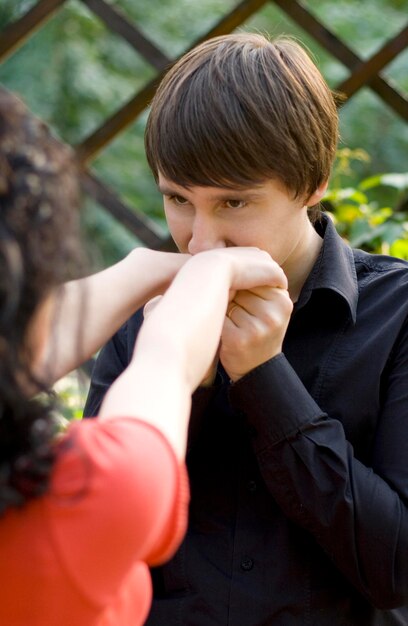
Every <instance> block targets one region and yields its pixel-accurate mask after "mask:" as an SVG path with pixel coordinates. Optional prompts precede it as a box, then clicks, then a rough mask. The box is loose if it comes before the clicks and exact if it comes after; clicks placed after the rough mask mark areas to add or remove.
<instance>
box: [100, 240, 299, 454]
mask: <svg viewBox="0 0 408 626" xmlns="http://www.w3.org/2000/svg"><path fill="white" fill-rule="evenodd" d="M258 285H268V286H270V287H275V288H276V289H279V290H282V291H283V292H284V293H285V294H286V298H285V297H282V298H279V299H277V300H278V302H279V306H280V307H281V308H282V311H283V315H285V316H289V315H290V312H291V310H292V304H291V301H290V298H289V294H288V293H287V291H286V289H287V281H286V277H285V275H284V273H283V271H282V269H281V268H280V267H279V266H278V265H277V264H276V263H275V262H274V261H272V259H271V258H270V256H269V255H268V254H267V253H266V252H261V251H260V250H258V249H255V248H245V249H244V248H227V249H222V250H212V251H208V252H202V253H200V254H197V255H195V256H194V257H193V258H192V259H191V260H189V261H188V262H187V263H186V264H185V265H184V267H183V268H182V269H181V270H180V271H179V273H178V274H177V276H176V278H175V279H174V281H173V283H172V285H171V286H170V288H169V289H168V291H167V292H166V293H165V295H164V296H163V298H162V299H161V301H160V303H159V304H158V305H157V307H156V308H155V309H154V310H153V311H152V312H151V314H150V315H149V317H148V319H147V320H146V321H145V323H144V324H143V326H142V328H141V330H140V333H139V336H138V339H137V342H136V347H135V352H134V355H133V358H132V360H131V362H130V364H129V366H128V368H127V369H126V370H125V371H124V372H123V374H122V375H121V376H120V377H119V378H117V379H116V381H115V382H114V383H113V385H112V386H111V388H110V389H109V391H108V392H107V394H106V396H105V399H104V401H103V403H102V407H101V412H100V417H101V418H103V419H107V418H109V417H114V416H118V415H122V416H123V415H127V416H130V417H131V416H137V417H139V418H141V419H143V420H145V421H146V422H149V423H151V424H153V425H154V426H155V427H156V428H158V429H159V430H160V431H161V432H163V433H164V434H165V436H166V437H167V439H168V440H169V441H170V443H171V445H172V446H173V448H174V450H175V451H176V454H177V456H178V457H179V458H183V457H184V453H185V445H186V433H187V423H188V418H189V414H190V404H191V394H192V392H193V391H194V389H195V388H196V387H197V386H198V385H199V383H200V381H201V380H202V378H203V376H204V375H205V373H206V371H207V370H208V367H209V366H210V364H211V362H212V359H213V358H214V356H215V353H216V351H217V349H218V344H219V340H220V335H221V331H222V328H223V324H224V320H225V313H226V310H227V306H228V302H229V300H231V299H232V298H233V296H234V293H232V292H231V290H238V289H250V288H252V287H255V286H258ZM135 381H137V385H135Z"/></svg>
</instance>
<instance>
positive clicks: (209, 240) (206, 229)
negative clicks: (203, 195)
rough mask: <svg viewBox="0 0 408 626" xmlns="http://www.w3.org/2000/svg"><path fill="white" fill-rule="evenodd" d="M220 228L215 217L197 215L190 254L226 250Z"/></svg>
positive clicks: (190, 242)
mask: <svg viewBox="0 0 408 626" xmlns="http://www.w3.org/2000/svg"><path fill="white" fill-rule="evenodd" d="M219 226H220V225H219V224H218V223H217V220H216V219H215V218H214V217H212V216H202V215H199V214H196V215H195V217H194V221H193V224H192V229H191V237H190V241H189V243H188V252H189V253H190V254H197V253H198V252H204V251H205V250H214V249H215V248H225V247H226V243H225V240H224V238H223V235H222V233H221V232H220V228H219Z"/></svg>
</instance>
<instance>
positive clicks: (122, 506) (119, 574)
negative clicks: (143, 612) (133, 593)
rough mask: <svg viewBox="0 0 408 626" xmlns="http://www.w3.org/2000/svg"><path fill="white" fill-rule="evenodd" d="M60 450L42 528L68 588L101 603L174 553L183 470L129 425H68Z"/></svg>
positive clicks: (149, 430) (184, 498) (183, 512)
mask: <svg viewBox="0 0 408 626" xmlns="http://www.w3.org/2000/svg"><path fill="white" fill-rule="evenodd" d="M62 448H63V452H62V454H61V455H60V458H59V460H58V462H57V464H56V467H55V472H54V474H53V480H52V485H51V490H50V493H49V496H48V497H47V498H46V499H45V501H44V506H45V507H46V516H47V523H48V525H49V530H50V533H51V536H52V538H53V541H54V544H55V548H56V551H57V553H58V555H59V558H60V559H61V561H62V562H63V565H64V567H65V569H66V571H67V573H68V575H69V576H70V577H71V580H72V582H73V583H74V584H75V585H76V586H78V587H79V588H80V589H82V590H83V589H86V590H87V595H88V596H89V595H90V596H91V598H89V597H88V599H92V600H93V601H96V602H98V603H99V602H101V601H103V602H104V601H105V599H106V594H109V595H110V593H112V591H113V590H115V589H116V588H117V587H118V585H119V584H120V582H121V580H122V579H123V577H124V576H125V575H126V573H127V571H128V570H129V568H130V567H131V566H132V565H133V564H134V562H135V561H137V560H142V561H145V562H147V563H149V564H153V563H154V564H156V563H158V562H161V561H163V560H165V559H167V558H169V557H170V556H171V554H172V553H173V552H174V551H175V550H176V548H177V547H178V544H179V543H180V541H181V539H182V537H183V535H184V532H185V529H186V525H187V506H188V497H189V490H188V483H187V474H186V470H185V467H184V465H183V466H182V467H180V464H179V463H178V461H177V459H176V457H175V455H174V453H173V450H172V448H171V447H170V445H169V444H168V442H167V440H166V439H165V437H164V436H163V435H162V434H161V433H160V432H159V431H157V430H156V429H155V428H153V427H151V426H149V425H148V424H146V423H145V422H142V421H139V420H136V419H131V418H123V419H115V420H111V421H106V422H99V421H98V420H89V421H88V420H86V421H83V422H81V423H76V424H74V425H72V427H70V429H69V432H68V434H67V438H66V439H65V440H64V443H63V446H62Z"/></svg>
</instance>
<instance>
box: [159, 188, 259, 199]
mask: <svg viewBox="0 0 408 626" xmlns="http://www.w3.org/2000/svg"><path fill="white" fill-rule="evenodd" d="M157 188H158V190H159V191H160V193H161V194H162V195H163V196H183V192H182V190H179V189H175V188H172V187H168V186H167V185H160V184H158V185H157ZM263 195H264V194H263V193H262V192H257V191H256V190H255V189H225V190H221V189H220V191H219V192H218V193H214V194H212V195H211V200H213V201H214V200H215V201H216V200H232V199H234V198H253V199H256V198H260V197H262V196H263ZM183 197H184V196H183Z"/></svg>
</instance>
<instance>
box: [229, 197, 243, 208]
mask: <svg viewBox="0 0 408 626" xmlns="http://www.w3.org/2000/svg"><path fill="white" fill-rule="evenodd" d="M225 204H226V206H227V207H228V208H229V209H242V208H243V207H244V206H245V205H246V202H245V200H235V199H231V200H226V201H225Z"/></svg>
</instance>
